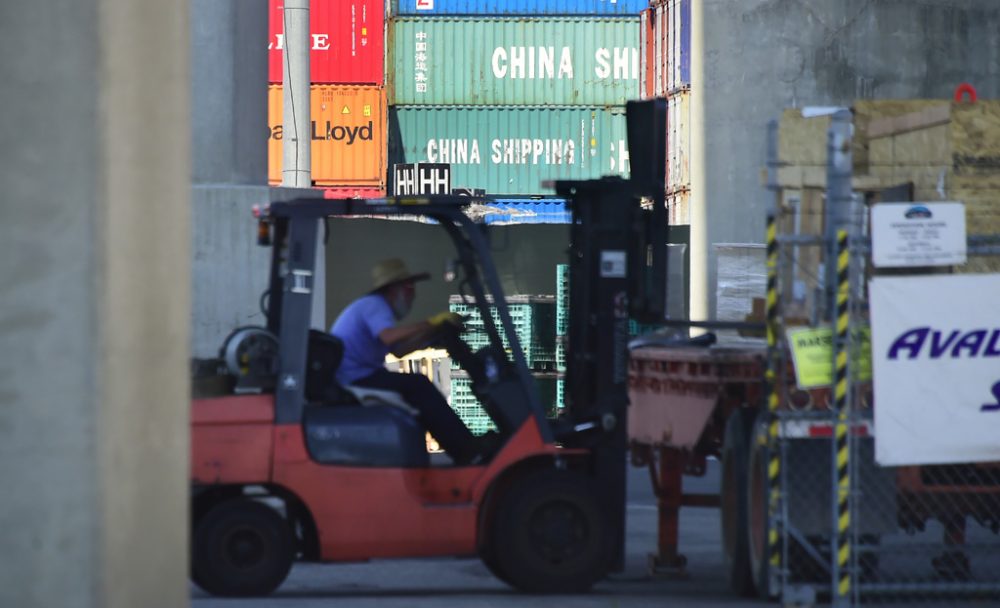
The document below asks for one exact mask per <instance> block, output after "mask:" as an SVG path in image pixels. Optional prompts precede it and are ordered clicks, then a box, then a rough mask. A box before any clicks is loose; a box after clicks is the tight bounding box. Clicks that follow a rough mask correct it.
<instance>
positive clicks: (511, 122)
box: [389, 106, 629, 195]
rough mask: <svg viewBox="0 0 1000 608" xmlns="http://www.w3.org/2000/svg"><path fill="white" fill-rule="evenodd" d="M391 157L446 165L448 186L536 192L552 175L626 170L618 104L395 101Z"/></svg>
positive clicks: (570, 176) (581, 175)
mask: <svg viewBox="0 0 1000 608" xmlns="http://www.w3.org/2000/svg"><path fill="white" fill-rule="evenodd" d="M389 131H390V133H391V136H390V140H389V158H390V162H392V163H411V162H417V161H428V162H440V163H451V170H452V176H451V181H452V186H453V187H455V188H459V187H469V188H483V189H485V190H486V192H487V194H498V195H499V194H514V195H517V194H539V193H542V192H544V191H545V190H544V189H543V188H542V187H541V183H542V181H544V180H549V179H591V178H596V177H600V176H601V175H606V174H623V175H624V174H627V173H628V170H629V169H628V148H627V146H626V138H625V115H624V109H623V108H585V107H575V108H574V107H568V108H567V107H563V108H535V107H469V106H399V107H395V108H392V109H391V111H390V113H389Z"/></svg>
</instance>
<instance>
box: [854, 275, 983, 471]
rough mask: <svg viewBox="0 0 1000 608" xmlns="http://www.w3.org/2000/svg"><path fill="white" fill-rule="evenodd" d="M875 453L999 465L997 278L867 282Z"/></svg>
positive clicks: (885, 458)
mask: <svg viewBox="0 0 1000 608" xmlns="http://www.w3.org/2000/svg"><path fill="white" fill-rule="evenodd" d="M869 295H870V299H871V328H872V366H873V371H874V383H875V405H874V407H875V459H876V460H877V461H878V463H879V464H882V465H886V466H894V465H917V464H947V463H964V462H984V461H1000V307H998V306H997V303H998V302H1000V274H991V275H982V274H980V275H973V274H970V275H934V276H920V277H876V278H875V279H873V280H872V281H871V282H870V283H869Z"/></svg>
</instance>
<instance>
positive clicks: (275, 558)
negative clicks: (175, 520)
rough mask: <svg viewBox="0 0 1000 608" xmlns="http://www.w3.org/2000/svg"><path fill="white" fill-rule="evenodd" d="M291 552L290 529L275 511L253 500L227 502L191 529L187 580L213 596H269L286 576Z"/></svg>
mask: <svg viewBox="0 0 1000 608" xmlns="http://www.w3.org/2000/svg"><path fill="white" fill-rule="evenodd" d="M294 548H295V540H294V537H293V534H292V529H291V527H290V526H289V525H288V522H286V521H285V520H284V519H283V518H282V517H281V516H280V515H278V513H277V512H275V511H274V510H273V509H270V508H268V507H267V506H265V505H263V504H261V503H258V502H254V501H252V500H233V501H227V502H224V503H222V504H220V505H218V506H216V507H215V508H213V509H212V510H211V511H209V512H208V513H206V514H205V516H204V517H203V518H202V519H201V521H200V522H199V523H198V526H197V528H196V529H195V533H194V538H193V539H192V550H193V555H192V557H191V567H192V577H191V578H192V580H193V581H194V582H195V583H196V584H197V585H198V586H199V587H201V588H202V589H204V590H205V591H207V592H209V593H211V594H212V595H222V596H232V597H250V596H261V595H267V594H269V593H271V592H272V591H274V590H275V589H277V588H278V586H279V585H281V583H282V582H284V580H285V577H287V576H288V571H289V570H290V569H291V567H292V561H293V560H294V558H295V553H294Z"/></svg>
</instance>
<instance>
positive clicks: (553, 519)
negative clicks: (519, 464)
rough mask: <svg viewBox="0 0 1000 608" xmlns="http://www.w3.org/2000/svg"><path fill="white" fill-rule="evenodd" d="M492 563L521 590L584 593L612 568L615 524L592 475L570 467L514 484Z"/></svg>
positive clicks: (495, 530) (501, 513)
mask: <svg viewBox="0 0 1000 608" xmlns="http://www.w3.org/2000/svg"><path fill="white" fill-rule="evenodd" d="M497 507H498V508H497V510H496V514H497V517H496V520H495V523H494V525H493V526H492V529H491V530H490V533H491V536H492V538H491V548H492V559H491V560H489V561H491V562H493V563H492V564H491V563H487V567H489V568H490V569H491V570H493V571H494V572H495V573H497V574H498V578H500V579H501V580H503V581H505V582H506V583H508V584H509V585H511V586H512V587H514V588H515V589H517V590H518V591H523V592H527V593H579V592H583V591H587V590H588V589H590V588H591V587H592V586H593V585H594V583H596V582H597V581H599V580H601V579H602V578H604V576H605V575H606V574H607V572H608V568H609V565H610V564H609V562H610V560H609V556H610V554H611V551H610V546H611V542H610V541H611V538H610V534H609V530H608V528H609V524H608V522H607V521H606V519H607V518H606V517H605V515H604V513H603V510H602V509H601V506H600V504H599V502H598V500H597V492H596V489H595V488H594V486H593V484H592V483H591V481H590V480H589V479H587V478H586V477H583V476H581V475H578V474H576V473H570V472H567V471H546V472H543V473H535V474H532V475H531V476H529V477H526V478H525V479H523V480H521V481H518V482H515V483H512V484H511V485H510V486H509V488H508V490H507V494H506V495H505V496H503V497H501V499H500V503H499V504H498V505H497Z"/></svg>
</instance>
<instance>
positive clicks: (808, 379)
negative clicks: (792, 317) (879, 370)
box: [785, 327, 872, 389]
mask: <svg viewBox="0 0 1000 608" xmlns="http://www.w3.org/2000/svg"><path fill="white" fill-rule="evenodd" d="M785 333H786V335H787V336H788V344H789V346H790V347H791V350H792V363H793V364H794V366H795V383H796V384H797V385H798V387H799V388H801V389H808V388H817V387H821V386H830V385H831V384H833V332H832V331H830V328H829V327H790V328H788V330H787V331H786V332H785ZM860 334H861V335H860V338H861V345H860V346H859V348H858V354H857V357H856V359H853V360H851V361H849V363H848V365H849V366H851V365H853V366H854V369H856V370H857V374H856V376H855V377H856V378H857V379H858V380H859V381H861V382H867V381H868V380H871V379H872V345H871V329H870V328H869V327H864V328H861V329H860Z"/></svg>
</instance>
